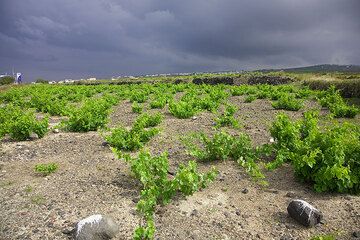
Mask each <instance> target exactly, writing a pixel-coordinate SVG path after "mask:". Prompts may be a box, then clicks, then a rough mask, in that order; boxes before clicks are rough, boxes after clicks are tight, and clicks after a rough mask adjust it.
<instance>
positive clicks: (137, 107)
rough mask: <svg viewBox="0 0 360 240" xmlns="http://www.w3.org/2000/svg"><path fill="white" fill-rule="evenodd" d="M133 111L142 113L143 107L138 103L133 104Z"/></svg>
mask: <svg viewBox="0 0 360 240" xmlns="http://www.w3.org/2000/svg"><path fill="white" fill-rule="evenodd" d="M131 110H132V112H133V113H141V112H142V110H143V106H142V105H141V104H140V103H138V102H133V103H132V105H131Z"/></svg>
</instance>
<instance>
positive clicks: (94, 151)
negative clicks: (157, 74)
mask: <svg viewBox="0 0 360 240" xmlns="http://www.w3.org/2000/svg"><path fill="white" fill-rule="evenodd" d="M229 101H231V102H232V103H233V104H235V105H237V107H238V111H237V113H236V115H235V116H236V117H237V119H239V121H240V123H241V124H242V126H243V127H242V129H240V130H233V129H229V131H230V132H231V133H233V134H236V132H238V131H243V132H246V133H247V134H249V135H250V137H251V138H252V140H253V144H254V145H259V144H263V143H268V142H269V139H270V133H269V131H268V130H269V127H270V124H271V122H272V121H273V120H274V119H275V116H276V115H277V114H278V113H279V112H281V111H279V110H274V109H273V108H272V107H271V103H270V101H268V100H260V99H258V100H255V101H254V102H252V103H244V98H243V97H230V99H229ZM311 108H318V109H320V107H319V106H318V104H317V103H316V102H313V101H308V102H307V103H306V107H305V109H302V110H301V111H299V112H287V113H288V114H289V115H291V117H292V118H294V119H296V118H299V117H301V116H302V113H303V111H304V110H307V109H311ZM156 111H160V112H162V113H164V116H165V118H164V120H163V122H162V123H161V124H160V126H159V128H160V129H161V132H160V133H159V134H158V135H157V136H156V137H154V138H153V139H152V140H151V141H150V142H149V143H148V144H147V145H146V148H147V149H149V150H150V151H151V152H152V153H153V154H158V153H161V152H163V151H168V153H169V161H170V169H171V170H175V169H176V167H177V166H178V165H179V164H180V163H186V162H187V161H189V160H191V159H192V158H191V156H189V155H188V154H187V153H186V150H185V147H184V146H183V144H182V143H181V141H180V138H181V137H182V136H184V135H186V134H187V133H191V132H196V131H204V132H205V133H208V134H211V133H213V132H214V130H213V128H212V127H213V126H214V118H215V115H214V114H212V113H209V112H203V113H200V114H198V115H196V117H195V118H191V119H177V118H175V117H173V116H171V115H170V114H169V113H168V110H167V107H165V108H164V109H162V110H149V112H156ZM322 113H323V114H325V113H326V111H325V110H322ZM136 116H137V114H135V113H132V112H131V103H130V102H129V101H123V102H121V103H120V104H119V105H118V106H115V107H114V111H113V113H112V114H111V116H110V122H109V127H114V126H116V125H118V124H121V125H123V126H125V127H130V126H131V124H132V123H133V122H134V119H135V118H136ZM54 119H55V118H54ZM54 119H53V124H55V123H56V121H59V119H55V120H54ZM358 120H359V116H358V117H357V118H356V119H355V120H353V121H358ZM102 134H104V133H99V132H88V133H69V132H63V131H60V133H53V132H49V133H48V134H47V135H46V136H45V137H44V138H42V139H33V140H30V141H23V142H11V141H9V140H3V141H2V143H1V148H0V152H1V153H0V239H68V238H69V236H68V235H67V234H66V233H67V232H68V231H70V230H71V229H72V228H73V226H74V224H75V223H76V222H77V221H79V220H81V219H83V218H85V217H88V216H89V215H93V214H97V213H100V214H105V215H109V216H112V217H113V218H114V220H115V221H116V222H117V223H118V224H119V227H120V233H119V234H118V236H117V239H131V238H132V234H133V230H134V229H135V228H136V226H137V225H138V224H139V223H140V222H141V217H140V216H138V215H137V213H136V211H135V205H136V202H137V201H138V200H139V194H140V189H141V185H140V183H139V182H138V181H137V180H136V179H135V178H134V177H133V176H132V174H131V173H130V170H129V167H128V165H127V164H126V163H125V162H124V161H121V160H118V159H116V157H115V156H114V154H113V153H112V151H111V149H110V148H109V147H108V146H107V145H106V144H104V139H103V137H102ZM50 162H55V163H57V164H58V165H59V168H58V170H57V171H56V172H55V173H53V174H50V175H49V176H47V177H44V176H40V175H38V174H36V173H35V171H34V166H35V165H36V164H39V163H50ZM212 165H215V166H216V168H217V169H218V170H219V171H220V174H219V176H218V177H217V179H216V180H215V181H214V182H213V183H212V184H210V185H209V186H208V187H207V188H206V189H203V190H201V191H199V192H196V193H195V194H194V195H193V196H189V197H187V198H183V197H176V198H175V199H174V200H173V201H172V202H171V203H170V204H168V205H166V206H159V207H158V208H157V210H156V217H155V223H156V227H157V231H156V239H309V238H311V237H312V236H315V235H319V234H328V233H332V234H336V235H337V236H338V237H337V239H352V232H354V231H358V230H359V229H360V197H359V196H353V195H348V194H334V193H331V194H330V193H316V192H314V191H313V190H312V188H311V186H309V185H307V184H304V183H301V182H299V181H298V180H297V179H295V177H294V174H293V170H292V168H291V166H289V165H286V164H285V165H284V166H283V167H280V168H279V169H277V170H275V171H273V172H268V171H266V170H264V172H265V174H266V176H267V181H268V182H269V186H267V187H264V186H261V185H259V184H258V183H256V182H254V181H253V180H252V179H251V178H250V177H249V176H248V175H247V174H246V173H245V171H244V170H243V169H241V168H240V167H239V166H237V164H236V163H235V162H231V161H228V162H221V161H219V162H215V163H213V164H204V163H199V168H200V170H201V171H206V170H208V169H210V168H211V166H212ZM293 198H301V199H304V200H306V201H308V202H309V203H311V204H312V205H313V206H315V207H316V208H318V209H320V210H321V211H322V212H323V214H324V220H323V222H322V223H321V224H319V225H317V226H316V227H313V228H305V227H303V226H301V225H299V224H298V223H296V222H295V221H294V220H292V219H291V218H290V217H289V216H288V215H287V211H286V208H287V205H288V203H289V202H290V201H291V199H293ZM286 237H288V238H286Z"/></svg>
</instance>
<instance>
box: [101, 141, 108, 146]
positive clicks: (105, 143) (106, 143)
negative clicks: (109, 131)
mask: <svg viewBox="0 0 360 240" xmlns="http://www.w3.org/2000/svg"><path fill="white" fill-rule="evenodd" d="M101 145H102V146H103V147H106V146H108V145H109V143H108V142H107V141H103V142H102V144H101Z"/></svg>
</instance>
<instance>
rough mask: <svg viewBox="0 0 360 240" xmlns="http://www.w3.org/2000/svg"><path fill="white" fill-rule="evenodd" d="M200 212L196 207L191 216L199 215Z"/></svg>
mask: <svg viewBox="0 0 360 240" xmlns="http://www.w3.org/2000/svg"><path fill="white" fill-rule="evenodd" d="M198 214H199V212H198V210H196V209H194V210H192V212H191V214H190V216H197V215H198Z"/></svg>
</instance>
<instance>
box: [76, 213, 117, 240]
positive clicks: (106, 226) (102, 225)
mask: <svg viewBox="0 0 360 240" xmlns="http://www.w3.org/2000/svg"><path fill="white" fill-rule="evenodd" d="M118 232H119V226H118V225H117V224H116V223H115V221H114V220H113V219H112V218H110V217H107V216H103V215H100V214H97V215H92V216H90V217H87V218H85V219H83V220H81V221H79V222H78V223H77V225H76V232H75V239H76V240H107V239H112V238H114V237H115V236H116V234H117V233H118Z"/></svg>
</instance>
